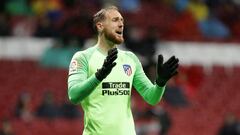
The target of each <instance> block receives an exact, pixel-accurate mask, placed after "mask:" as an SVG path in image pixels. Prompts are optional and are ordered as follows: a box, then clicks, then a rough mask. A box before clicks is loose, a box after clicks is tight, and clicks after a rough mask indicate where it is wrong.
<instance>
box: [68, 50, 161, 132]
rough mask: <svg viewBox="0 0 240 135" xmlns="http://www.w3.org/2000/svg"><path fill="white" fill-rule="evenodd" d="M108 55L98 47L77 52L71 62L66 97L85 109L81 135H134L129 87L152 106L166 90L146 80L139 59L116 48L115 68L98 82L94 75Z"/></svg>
mask: <svg viewBox="0 0 240 135" xmlns="http://www.w3.org/2000/svg"><path fill="white" fill-rule="evenodd" d="M106 56H107V54H104V53H103V52H101V50H100V49H99V48H98V46H97V45H96V46H94V47H91V48H89V49H87V50H84V51H79V52H77V53H76V54H75V55H74V56H73V58H72V61H71V64H70V67H69V77H68V96H69V99H70V100H71V101H72V102H73V103H75V104H81V106H82V108H83V110H84V131H83V135H136V133H135V126H134V121H133V116H132V112H131V89H132V85H133V86H134V87H135V89H136V90H137V91H138V93H139V94H140V95H141V96H142V97H143V99H144V100H145V101H146V102H148V103H149V104H151V105H155V104H157V103H158V102H159V101H160V99H161V97H162V95H163V93H164V90H165V87H159V86H158V85H154V84H152V83H151V81H150V80H149V79H148V78H147V77H146V75H145V73H144V71H143V69H142V65H141V63H140V61H139V60H138V58H137V57H136V56H135V55H134V54H133V53H132V52H129V51H122V50H119V49H118V58H117V59H116V60H115V62H116V63H117V65H116V66H115V67H114V68H113V69H112V71H111V73H110V74H109V75H108V76H107V77H106V78H105V79H104V80H103V81H102V82H100V81H99V80H98V79H97V78H96V76H95V73H96V71H97V69H100V68H101V67H102V64H103V61H104V59H105V58H106Z"/></svg>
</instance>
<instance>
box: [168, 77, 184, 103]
mask: <svg viewBox="0 0 240 135" xmlns="http://www.w3.org/2000/svg"><path fill="white" fill-rule="evenodd" d="M163 97H164V99H165V100H166V102H167V103H169V104H170V105H172V106H174V107H186V106H187V105H189V102H188V100H187V97H186V95H185V93H184V90H183V88H182V87H180V86H178V85H177V84H176V82H175V80H174V79H171V80H169V81H168V84H167V86H166V90H165V93H164V95H163Z"/></svg>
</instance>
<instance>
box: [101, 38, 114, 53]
mask: <svg viewBox="0 0 240 135" xmlns="http://www.w3.org/2000/svg"><path fill="white" fill-rule="evenodd" d="M97 45H98V47H99V49H100V50H101V51H102V52H103V53H104V54H107V52H108V50H110V49H111V48H114V47H116V44H114V43H113V42H111V41H108V40H106V39H105V38H103V37H100V36H98V42H97Z"/></svg>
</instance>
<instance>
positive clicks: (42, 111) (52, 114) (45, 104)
mask: <svg viewBox="0 0 240 135" xmlns="http://www.w3.org/2000/svg"><path fill="white" fill-rule="evenodd" d="M36 115H37V116H38V117H42V118H56V117H58V116H59V108H58V106H57V105H56V103H55V100H54V97H53V94H52V92H50V91H47V92H45V93H44V95H43V98H42V103H41V104H40V106H38V108H37V112H36Z"/></svg>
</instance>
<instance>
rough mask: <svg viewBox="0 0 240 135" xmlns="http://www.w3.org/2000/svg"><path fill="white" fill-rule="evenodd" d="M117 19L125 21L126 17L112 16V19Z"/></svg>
mask: <svg viewBox="0 0 240 135" xmlns="http://www.w3.org/2000/svg"><path fill="white" fill-rule="evenodd" d="M115 19H117V20H119V19H120V20H122V21H123V22H124V19H123V17H113V18H112V20H115Z"/></svg>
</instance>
